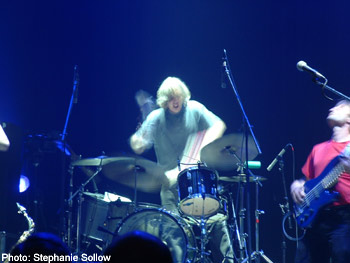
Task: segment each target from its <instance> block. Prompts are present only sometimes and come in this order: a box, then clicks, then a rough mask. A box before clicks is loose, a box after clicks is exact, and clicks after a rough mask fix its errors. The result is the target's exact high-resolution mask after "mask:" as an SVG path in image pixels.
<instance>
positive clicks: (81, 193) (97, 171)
mask: <svg viewBox="0 0 350 263" xmlns="http://www.w3.org/2000/svg"><path fill="white" fill-rule="evenodd" d="M101 170H102V159H101V163H100V165H99V166H98V168H97V170H96V172H95V173H94V174H93V175H92V176H90V178H89V179H88V180H87V181H86V182H85V183H83V184H82V185H81V186H80V187H79V189H78V190H77V191H76V192H75V193H74V194H73V195H71V196H70V198H69V199H68V203H69V204H70V203H72V202H73V199H74V197H75V196H77V195H78V201H77V202H78V212H77V226H76V227H77V229H76V248H75V254H76V255H78V256H79V257H80V243H81V241H80V232H81V229H80V228H81V210H82V202H83V193H84V188H85V186H86V185H87V184H88V183H89V182H90V181H91V180H92V179H94V178H95V176H96V175H97V174H99V173H100V172H101ZM69 231H70V230H69Z"/></svg>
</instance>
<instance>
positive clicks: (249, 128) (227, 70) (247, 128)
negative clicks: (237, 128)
mask: <svg viewBox="0 0 350 263" xmlns="http://www.w3.org/2000/svg"><path fill="white" fill-rule="evenodd" d="M223 67H224V69H225V73H226V75H227V79H228V80H229V83H230V85H231V87H232V89H233V92H234V93H235V95H236V99H237V102H238V105H239V107H240V109H241V112H242V115H243V119H244V133H245V149H246V151H245V155H246V156H245V160H246V167H245V169H246V171H248V135H249V134H251V136H252V137H253V140H254V143H255V146H256V149H257V150H258V154H261V149H260V146H259V143H258V141H257V140H256V138H255V135H254V132H253V129H252V125H251V124H250V122H249V120H248V116H247V114H246V113H245V110H244V108H243V104H242V101H241V98H240V96H239V94H238V91H237V89H236V85H235V83H234V80H233V76H232V74H231V70H230V66H229V62H228V59H227V54H226V49H224V57H223ZM248 131H249V132H248ZM246 182H247V183H246V185H245V187H246V191H245V192H246V202H247V225H248V260H249V261H248V262H249V263H251V251H252V244H251V225H250V190H249V188H250V187H249V173H248V172H247V173H246Z"/></svg>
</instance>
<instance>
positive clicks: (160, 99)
mask: <svg viewBox="0 0 350 263" xmlns="http://www.w3.org/2000/svg"><path fill="white" fill-rule="evenodd" d="M175 96H181V98H182V99H183V101H184V105H186V104H187V102H188V101H189V99H190V98H191V93H190V91H189V89H188V88H187V86H186V84H185V83H184V82H183V81H182V80H180V79H179V78H176V77H167V78H166V79H165V80H164V81H163V82H162V84H161V85H160V87H159V89H158V91H157V104H158V106H159V107H162V108H164V109H165V108H166V107H167V103H168V102H169V101H170V100H171V99H172V98H173V97H175Z"/></svg>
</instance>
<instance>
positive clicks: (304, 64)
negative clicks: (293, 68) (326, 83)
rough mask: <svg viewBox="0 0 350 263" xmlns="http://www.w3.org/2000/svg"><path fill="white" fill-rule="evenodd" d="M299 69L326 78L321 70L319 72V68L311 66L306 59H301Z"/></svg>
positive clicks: (316, 76)
mask: <svg viewBox="0 0 350 263" xmlns="http://www.w3.org/2000/svg"><path fill="white" fill-rule="evenodd" d="M297 69H298V70H299V71H305V72H309V73H310V74H311V75H313V76H314V77H315V78H322V79H326V77H325V76H323V75H322V74H321V73H320V72H318V71H317V70H315V69H313V68H311V67H309V66H308V65H307V64H306V62H305V61H302V60H300V61H299V62H298V63H297Z"/></svg>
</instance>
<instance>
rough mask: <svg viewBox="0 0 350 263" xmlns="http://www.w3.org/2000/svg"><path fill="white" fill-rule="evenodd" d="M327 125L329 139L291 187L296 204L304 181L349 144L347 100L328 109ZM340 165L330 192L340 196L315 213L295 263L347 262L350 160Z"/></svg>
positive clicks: (349, 106) (301, 196)
mask: <svg viewBox="0 0 350 263" xmlns="http://www.w3.org/2000/svg"><path fill="white" fill-rule="evenodd" d="M327 122H328V125H329V127H330V128H331V129H332V130H333V133H332V138H331V139H330V140H328V141H326V142H323V143H320V144H317V145H315V146H314V147H313V149H312V151H311V153H310V155H309V156H308V158H307V160H306V163H305V164H304V166H303V167H302V172H303V174H304V175H305V177H304V179H299V180H295V181H294V182H293V183H292V184H291V187H290V190H291V196H292V198H293V200H294V202H295V203H297V204H300V203H302V202H303V201H304V198H305V192H304V184H305V182H307V181H308V180H312V179H314V178H316V177H318V176H319V175H321V173H322V172H323V171H324V169H325V168H326V166H327V165H328V164H329V163H330V162H331V161H332V160H333V159H334V158H335V157H336V156H338V155H340V154H342V153H343V152H344V150H345V148H346V146H347V145H348V144H349V143H350V101H347V100H342V101H340V102H338V103H337V104H336V105H335V106H334V107H333V108H331V109H330V110H329V114H328V117H327ZM348 156H349V155H348ZM340 163H341V165H342V166H343V167H344V169H345V172H342V173H340V177H339V178H338V182H337V183H336V185H335V186H334V187H333V188H332V189H331V190H334V191H336V192H338V193H339V196H338V197H337V199H336V200H334V201H333V202H331V203H329V204H326V205H325V206H323V207H322V208H321V209H320V210H319V211H318V212H317V216H316V218H315V220H314V221H313V222H312V224H311V226H310V227H308V228H307V230H306V233H305V236H304V238H303V239H302V240H301V242H300V243H299V245H298V248H297V252H296V260H295V262H297V263H305V262H308V263H311V262H312V263H323V262H324V263H326V262H327V263H329V262H332V263H346V262H347V263H349V262H350V173H349V171H350V160H349V158H346V157H343V158H341V159H340ZM330 260H331V261H330Z"/></svg>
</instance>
